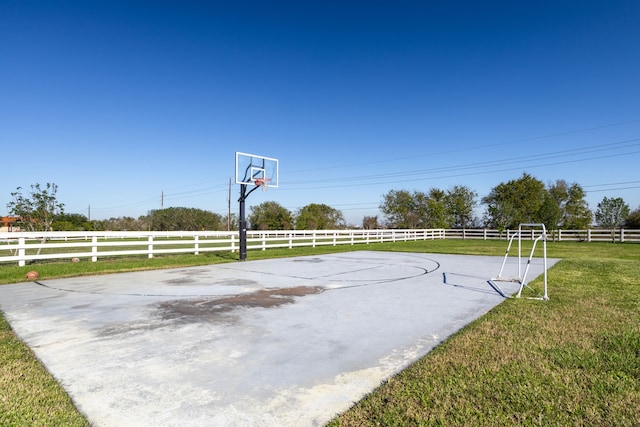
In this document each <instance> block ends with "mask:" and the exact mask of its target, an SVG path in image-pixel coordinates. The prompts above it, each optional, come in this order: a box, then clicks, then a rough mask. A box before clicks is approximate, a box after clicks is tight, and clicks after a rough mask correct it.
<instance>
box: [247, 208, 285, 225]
mask: <svg viewBox="0 0 640 427" xmlns="http://www.w3.org/2000/svg"><path fill="white" fill-rule="evenodd" d="M247 221H248V222H249V224H250V225H249V226H250V228H251V230H291V228H292V227H293V216H292V214H291V212H290V211H289V210H288V209H286V208H284V207H282V206H281V205H280V204H279V203H277V202H263V203H260V204H259V205H257V206H252V207H251V213H250V214H249V215H248V216H247Z"/></svg>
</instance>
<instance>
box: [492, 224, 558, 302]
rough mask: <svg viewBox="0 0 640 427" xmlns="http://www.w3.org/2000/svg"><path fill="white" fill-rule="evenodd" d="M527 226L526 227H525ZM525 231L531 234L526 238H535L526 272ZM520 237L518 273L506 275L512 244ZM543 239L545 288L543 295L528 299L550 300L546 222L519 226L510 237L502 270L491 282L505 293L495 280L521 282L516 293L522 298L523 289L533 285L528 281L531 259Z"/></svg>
mask: <svg viewBox="0 0 640 427" xmlns="http://www.w3.org/2000/svg"><path fill="white" fill-rule="evenodd" d="M525 228H526V229H525ZM536 230H539V231H538V236H537V237H536ZM524 231H530V232H531V236H530V237H527V238H526V240H533V244H532V246H531V252H530V253H529V257H528V258H527V262H526V265H525V267H524V272H523V271H522V264H523V263H522V258H523V256H522V241H523V240H525V237H524V236H523V232H524ZM516 238H517V239H518V257H517V260H518V275H517V276H514V277H505V276H503V274H504V269H505V266H506V264H507V260H508V259H509V252H510V250H511V246H512V244H513V241H514V240H515V239H516ZM540 241H542V263H543V276H544V277H543V281H544V290H543V295H542V296H540V297H528V299H538V300H548V299H549V295H548V293H547V229H546V227H545V225H544V224H541V223H522V224H520V225H519V226H518V232H517V233H514V234H513V235H512V236H511V238H510V239H509V244H508V245H507V251H506V252H505V254H504V259H503V260H502V265H501V266H500V272H499V273H498V276H496V277H494V278H493V279H491V280H490V282H491V284H492V285H493V286H495V287H496V288H497V289H498V290H499V292H500V293H502V294H503V295H504V292H502V290H501V289H500V288H499V287H498V285H497V284H496V283H495V282H516V283H519V284H520V288H519V289H518V293H517V294H516V298H520V297H521V296H522V290H523V289H524V288H525V287H527V288H529V289H531V287H530V286H529V285H528V283H527V274H528V273H529V267H531V261H532V260H533V255H534V253H535V250H536V246H537V244H538V242H540Z"/></svg>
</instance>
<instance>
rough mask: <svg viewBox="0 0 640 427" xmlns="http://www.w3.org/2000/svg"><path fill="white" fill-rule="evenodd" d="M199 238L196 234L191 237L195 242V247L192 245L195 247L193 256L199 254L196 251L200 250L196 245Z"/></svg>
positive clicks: (198, 245)
mask: <svg viewBox="0 0 640 427" xmlns="http://www.w3.org/2000/svg"><path fill="white" fill-rule="evenodd" d="M199 237H200V236H198V235H197V234H196V235H195V236H193V240H195V242H196V243H195V245H194V246H195V252H194V255H199V254H200V251H198V249H200V244H199V243H198V240H199V239H198V238H199Z"/></svg>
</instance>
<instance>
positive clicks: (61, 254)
mask: <svg viewBox="0 0 640 427" xmlns="http://www.w3.org/2000/svg"><path fill="white" fill-rule="evenodd" d="M443 238H444V230H442V229H433V230H284V231H247V250H249V249H262V250H265V249H267V248H293V247H297V246H312V247H316V246H322V245H333V246H335V245H344V244H351V245H353V244H356V243H377V242H396V241H409V240H427V239H443ZM239 246H240V242H239V233H238V232H237V231H231V232H227V231H194V232H189V231H150V232H138V231H130V232H125V231H123V232H110V231H100V232H97V231H96V232H92V231H87V232H79V231H76V232H62V231H60V232H58V231H54V232H48V233H43V232H40V233H38V232H17V233H14V232H11V233H8V232H4V233H0V263H3V262H18V265H20V266H24V265H26V262H27V261H32V260H45V259H73V258H78V259H81V258H87V259H91V261H93V262H96V261H98V259H99V258H110V257H114V256H123V255H146V256H147V257H149V258H153V256H154V255H159V254H169V253H173V254H177V253H193V254H195V255H197V254H199V253H204V252H214V251H227V252H229V251H231V252H235V251H238V250H239Z"/></svg>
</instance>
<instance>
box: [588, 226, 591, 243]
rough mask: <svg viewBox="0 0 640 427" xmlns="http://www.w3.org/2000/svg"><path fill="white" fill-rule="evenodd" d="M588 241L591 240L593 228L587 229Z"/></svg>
mask: <svg viewBox="0 0 640 427" xmlns="http://www.w3.org/2000/svg"><path fill="white" fill-rule="evenodd" d="M587 242H591V229H590V228H589V229H587Z"/></svg>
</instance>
